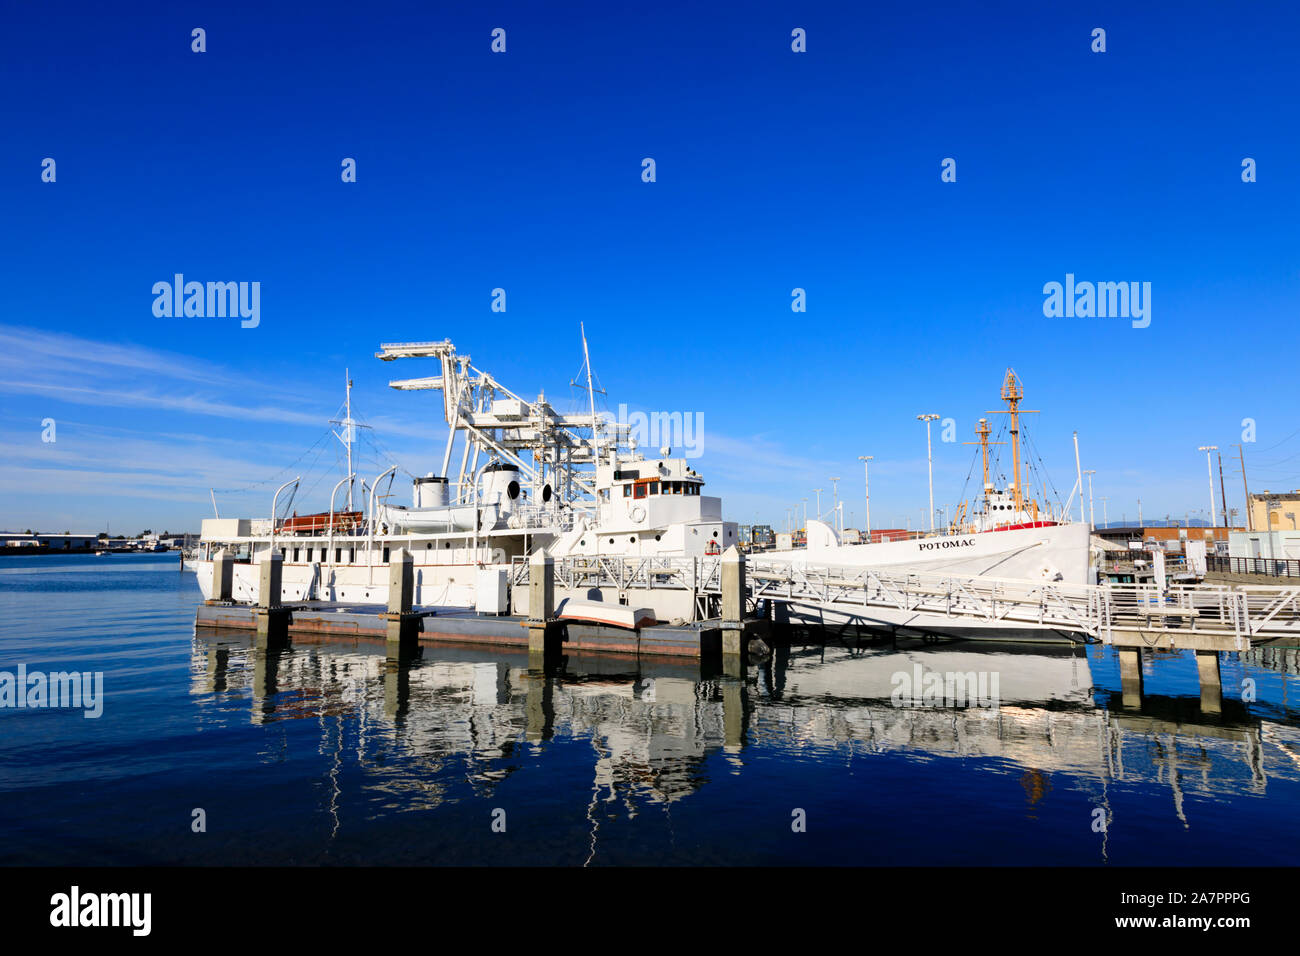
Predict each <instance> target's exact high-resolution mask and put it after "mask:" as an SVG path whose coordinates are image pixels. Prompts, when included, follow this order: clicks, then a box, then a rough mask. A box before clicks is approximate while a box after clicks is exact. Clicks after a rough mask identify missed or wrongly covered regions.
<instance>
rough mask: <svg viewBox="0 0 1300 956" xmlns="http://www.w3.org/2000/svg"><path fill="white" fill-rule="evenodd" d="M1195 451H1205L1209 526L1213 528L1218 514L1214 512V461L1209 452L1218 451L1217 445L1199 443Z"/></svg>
mask: <svg viewBox="0 0 1300 956" xmlns="http://www.w3.org/2000/svg"><path fill="white" fill-rule="evenodd" d="M1196 450H1197V451H1203V452H1205V475H1206V477H1207V478H1209V479H1210V527H1211V528H1213V527H1215V526H1216V525H1218V523H1219V516H1218V513H1217V512H1216V510H1215V509H1216V508H1217V507H1218V506H1217V505H1215V503H1214V462H1213V461H1212V460H1211V459H1210V452H1212V451H1218V450H1219V446H1218V445H1201V446H1200V447H1199V448H1197V449H1196Z"/></svg>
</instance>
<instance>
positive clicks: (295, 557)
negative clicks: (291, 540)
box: [293, 548, 298, 563]
mask: <svg viewBox="0 0 1300 956" xmlns="http://www.w3.org/2000/svg"><path fill="white" fill-rule="evenodd" d="M293 560H294V562H295V563H296V562H297V561H298V549H297V548H294V549H293Z"/></svg>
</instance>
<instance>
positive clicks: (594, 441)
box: [578, 322, 600, 458]
mask: <svg viewBox="0 0 1300 956" xmlns="http://www.w3.org/2000/svg"><path fill="white" fill-rule="evenodd" d="M578 328H579V329H580V330H581V331H582V364H583V365H585V366H586V367H587V401H588V402H589V403H590V405H591V445H592V454H593V456H594V457H596V458H599V457H600V440H599V439H600V433H599V431H598V429H597V425H596V390H595V389H594V388H593V387H592V385H591V354H590V353H589V352H588V351H587V326H586V323H583V322H579V323H578Z"/></svg>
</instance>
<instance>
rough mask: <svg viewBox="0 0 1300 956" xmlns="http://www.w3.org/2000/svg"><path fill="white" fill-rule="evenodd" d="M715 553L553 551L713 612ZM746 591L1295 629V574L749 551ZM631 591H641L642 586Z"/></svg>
mask: <svg viewBox="0 0 1300 956" xmlns="http://www.w3.org/2000/svg"><path fill="white" fill-rule="evenodd" d="M724 560H725V559H724V558H722V557H699V558H661V557H621V556H590V557H564V558H556V559H555V563H554V568H555V586H556V587H557V588H564V589H569V590H582V589H590V588H600V589H601V590H605V591H610V590H612V591H615V592H617V593H618V594H619V596H620V598H622V597H623V596H624V595H625V594H627V592H629V591H655V590H660V589H674V590H683V589H685V590H689V591H691V592H692V594H693V595H694V598H695V600H694V604H693V606H694V607H695V608H696V610H697V619H702V618H707V617H716V616H717V615H716V608H717V604H718V601H719V599H720V596H721V593H722V577H723V576H722V565H723V561H724ZM512 577H513V581H514V583H515V584H516V585H526V582H527V580H528V565H527V562H526V560H524V559H516V565H515V569H514V574H513V575H512ZM745 585H746V595H745V597H746V602H747V606H748V607H750V608H751V609H754V608H756V607H757V605H758V604H759V602H773V603H786V604H791V605H799V606H801V607H804V608H816V609H820V610H821V611H823V612H832V613H838V614H843V615H845V616H847V617H849V618H855V617H863V618H869V617H871V616H872V612H875V613H876V614H879V613H880V612H887V614H888V615H889V616H891V617H900V616H904V617H905V616H915V617H918V618H919V619H924V620H926V621H934V620H940V619H941V620H943V621H945V622H953V623H961V622H968V623H971V624H975V625H980V626H988V627H1000V628H1005V629H1007V630H1016V629H1034V630H1042V629H1049V630H1058V631H1063V632H1067V633H1074V634H1079V635H1083V636H1085V637H1087V638H1091V639H1094V640H1100V641H1103V642H1107V643H1110V642H1112V641H1113V640H1115V639H1116V638H1117V637H1118V636H1120V635H1123V636H1124V638H1125V640H1126V642H1127V638H1131V637H1132V636H1134V635H1141V636H1142V637H1143V640H1144V641H1145V642H1146V643H1153V640H1148V639H1147V638H1148V637H1150V638H1159V637H1160V636H1162V635H1163V636H1166V637H1173V638H1187V637H1191V636H1195V637H1203V638H1207V639H1215V640H1217V641H1219V642H1220V643H1223V642H1231V644H1232V645H1233V647H1234V648H1235V649H1238V650H1243V649H1246V648H1247V647H1248V646H1249V645H1250V644H1251V643H1252V642H1259V641H1271V640H1277V639H1282V638H1295V639H1300V586H1292V587H1268V586H1262V585H1260V586H1255V585H1235V586H1233V585H1217V584H1211V585H1206V584H1201V585H1175V586H1172V587H1169V588H1167V589H1166V590H1165V591H1163V592H1161V591H1160V590H1159V589H1157V588H1156V587H1155V586H1154V585H1144V584H1142V585H1139V584H1115V585H1107V586H1099V585H1087V584H1062V583H1053V582H1034V581H1016V580H1000V579H996V578H988V577H970V576H962V575H951V574H933V573H919V572H898V571H889V570H886V569H874V568H860V567H843V566H836V565H814V564H807V563H803V562H800V563H799V564H798V565H797V566H796V565H795V564H793V563H792V562H790V561H777V560H772V559H771V558H769V557H763V556H750V557H748V558H747V559H746V560H745ZM638 600H646V598H645V597H644V596H641V597H638Z"/></svg>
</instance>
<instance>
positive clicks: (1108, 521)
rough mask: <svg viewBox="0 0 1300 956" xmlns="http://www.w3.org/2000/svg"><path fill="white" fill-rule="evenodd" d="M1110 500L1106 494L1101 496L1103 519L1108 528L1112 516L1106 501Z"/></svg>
mask: <svg viewBox="0 0 1300 956" xmlns="http://www.w3.org/2000/svg"><path fill="white" fill-rule="evenodd" d="M1108 501H1110V499H1109V498H1107V497H1106V496H1105V495H1102V496H1101V520H1102V522H1103V523H1104V524H1105V525H1106V527H1107V528H1109V527H1110V516H1109V515H1108V514H1107V513H1106V502H1108Z"/></svg>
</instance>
